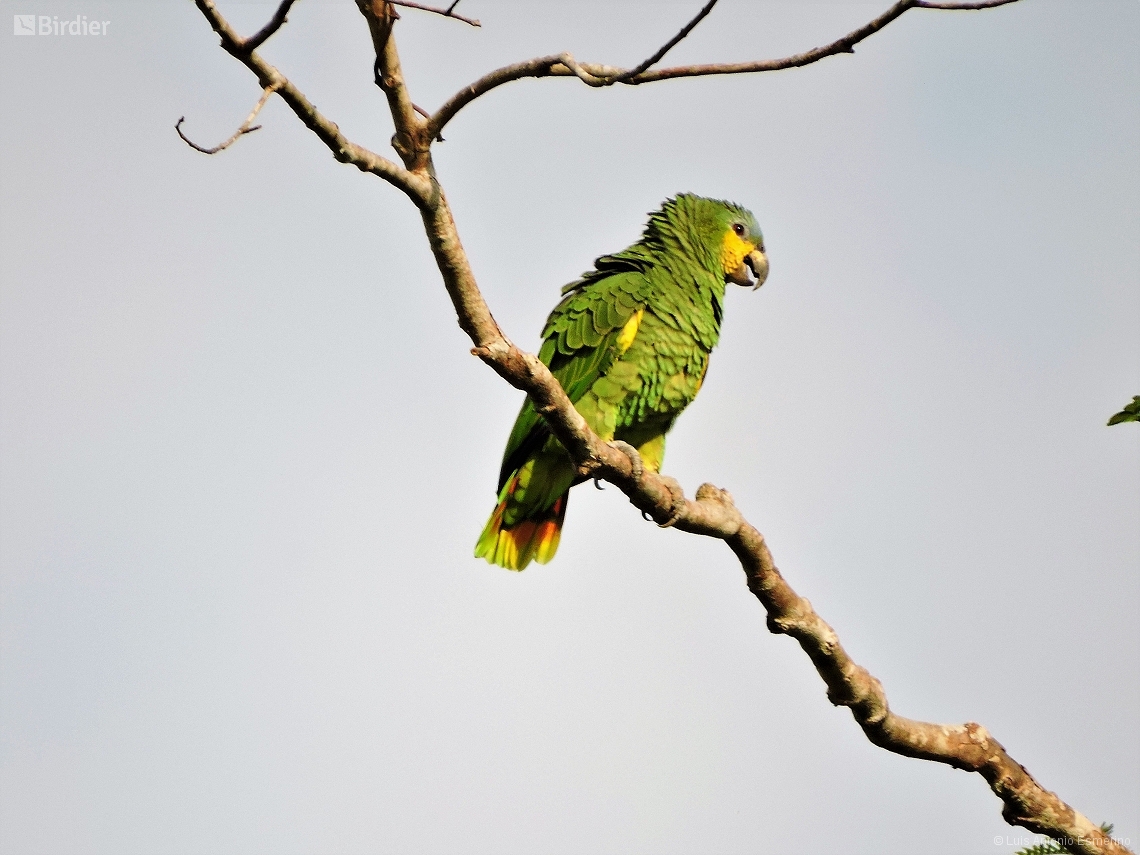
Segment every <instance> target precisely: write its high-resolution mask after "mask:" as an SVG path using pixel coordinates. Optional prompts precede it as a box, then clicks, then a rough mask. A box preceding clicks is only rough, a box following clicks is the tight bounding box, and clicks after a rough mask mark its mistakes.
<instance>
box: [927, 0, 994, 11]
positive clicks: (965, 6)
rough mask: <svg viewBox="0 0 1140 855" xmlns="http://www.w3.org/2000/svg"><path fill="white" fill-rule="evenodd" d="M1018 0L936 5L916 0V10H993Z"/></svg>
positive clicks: (928, 0) (986, 0) (981, 0)
mask: <svg viewBox="0 0 1140 855" xmlns="http://www.w3.org/2000/svg"><path fill="white" fill-rule="evenodd" d="M1016 2H1017V0H978V2H977V3H934V2H930V0H915V4H914V5H915V8H917V9H951V10H958V11H962V10H967V11H968V10H970V9H993V8H995V7H997V6H1004V5H1005V4H1006V3H1016Z"/></svg>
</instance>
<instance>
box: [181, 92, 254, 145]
mask: <svg viewBox="0 0 1140 855" xmlns="http://www.w3.org/2000/svg"><path fill="white" fill-rule="evenodd" d="M276 91H277V87H276V86H267V87H266V88H265V91H264V92H262V93H261V98H260V99H258V102H257V104H256V105H255V106H254V108H253V109H252V110H251V111H250V113H249V115H248V116H246V118H245V121H244V122H242V123H241V127H239V128H238V129H237V130H236V131H234V134H233V136H232V137H230V138H229V139H228V140H226V141H225V142H224V143H221V144H219V145H216V146H214V147H213V148H202V146H200V145H198V144H197V143H196V142H194V141H193V140H191V139H190V138H189V137H187V136H186V134H184V133H182V123H183V122H185V121H186V117H185V116H182V117H181V118H179V120H178V121H177V122H175V123H174V130H175V131H177V132H178V136H180V137H182V142H184V143H186V145H188V146H190V148H192V149H196V150H197V151H200V152H202V154H217V153H218V152H219V151H224V150H225V149H227V148H229V147H230V146H231V145H233V144H234V143H235V142H237V141H238V139H239V138H240V137H243V136H245V135H246V134H252V133H253V132H254V131H256V130H260V128H261V125H254V124H253V120H254V119H256V118H257V114H258V113H260V112H261V108H262V107H264V106H265V102H266V101H268V100H269V96H270V95H272V94H273V93H274V92H276Z"/></svg>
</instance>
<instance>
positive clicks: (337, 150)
mask: <svg viewBox="0 0 1140 855" xmlns="http://www.w3.org/2000/svg"><path fill="white" fill-rule="evenodd" d="M194 5H196V6H197V7H198V9H199V10H200V11H201V12H202V14H203V15H205V17H206V20H207V21H209V22H210V26H211V27H213V29H214V32H216V33H217V34H218V35H219V36H220V37H221V40H222V47H223V48H224V49H225V50H226V52H227V53H229V54H230V55H231V56H233V57H235V58H236V59H238V60H239V61H241V63H242V64H243V65H245V66H246V68H248V69H249V70H250V71H252V72H253V73H254V74H255V75H256V76H257V80H258V83H260V84H261V87H262V89H270V88H272V89H273V90H274V91H275V92H277V94H278V95H280V96H281V99H282V100H283V101H285V103H286V104H288V105H289V108H290V109H291V110H292V111H293V112H294V113H295V114H296V116H297V118H299V119H300V120H301V121H302V123H304V125H305V127H307V128H308V129H309V130H311V131H312V132H313V133H314V134H316V135H317V138H318V139H320V141H321V142H323V143H324V144H325V145H326V146H328V148H329V149H330V150H331V151H332V153H333V157H335V158H336V159H337V160H339V161H340V162H341V163H348V164H351V165H353V166H355V167H356V168H357V169H359V170H360V171H361V172H370V173H372V174H373V175H376V176H378V177H380V178H383V179H384V180H385V181H387V182H388V183H389V184H392V185H393V186H395V187H398V188H399V189H400V190H402V191H403V192H404V193H405V194H406V195H407V196H408V198H410V199H411V200H412V201H413V202H414V203H415V204H416V205H417V206H422V205H426V204H429V201H430V199H431V198H432V182H431V181H430V180H429V179H428V178H426V177H424V176H422V175H415V174H413V173H412V172H410V171H408V170H406V169H402V168H401V167H399V166H398V165H396V164H395V163H393V162H392V161H390V160H388V159H387V158H385V157H381V156H380V155H378V154H376V153H375V152H372V151H369V150H368V149H366V148H364V147H363V146H359V145H357V144H356V143H354V142H351V141H350V140H348V139H347V138H346V137H345V136H344V134H342V133H341V132H340V128H338V127H337V126H336V123H335V122H332V121H330V120H329V119H328V118H326V117H325V116H323V115H322V114H321V113H320V112H319V111H318V110H317V108H316V107H314V106H313V105H312V104H311V103H310V102H309V99H308V98H306V97H305V96H304V94H303V93H302V92H301V91H300V90H299V89H297V87H296V86H294V85H293V84H292V83H291V82H290V81H289V80H288V79H287V78H286V77H285V76H284V75H283V74H281V72H279V71H278V70H277V69H276V68H274V67H273V66H272V65H270V64H269V63H267V62H266V61H265V60H264V59H262V58H261V57H260V56H258V54H257V53H256V52H255V51H247V50H246V49H245V47H244V44H245V42H244V41H243V40H242V39H241V37H240V36H238V34H237V33H236V32H235V31H234V29H233V27H231V26H230V23H229V22H228V21H227V20H226V19H225V18H224V17H222V15H221V13H220V12H219V11H218V10H217V7H216V6H215V5H214V0H194ZM285 6H286V4H285V3H282V7H285ZM278 12H280V8H279V9H278Z"/></svg>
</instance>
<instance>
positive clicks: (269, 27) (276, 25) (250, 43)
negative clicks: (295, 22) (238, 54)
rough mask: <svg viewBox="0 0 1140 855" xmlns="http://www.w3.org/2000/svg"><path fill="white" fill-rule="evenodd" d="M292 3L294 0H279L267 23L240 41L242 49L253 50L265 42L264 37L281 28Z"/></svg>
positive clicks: (266, 37)
mask: <svg viewBox="0 0 1140 855" xmlns="http://www.w3.org/2000/svg"><path fill="white" fill-rule="evenodd" d="M293 3H294V0H281V5H280V6H278V7H277V11H276V12H274V13H273V17H272V18H270V19H269V23H268V24H266V25H265V26H264V27H262V28H261V29H260V30H258V31H257V32H256V33H254V34H253V35H252V36H250V37H249V38H248V39H245V40H244V41H243V42H242V43H241V47H242V50H245V51H255V50H257V49H258V48H259V47H261V46H262V45H263V44H265V41H266V39H268V38H269V37H270V36H272V35H273V34H274V33H275V32H277V31H278V30H279V29H281V26H282V24H284V23H285V18H286V16H287V15H288V14H289V8H290V7H291V6H292V5H293Z"/></svg>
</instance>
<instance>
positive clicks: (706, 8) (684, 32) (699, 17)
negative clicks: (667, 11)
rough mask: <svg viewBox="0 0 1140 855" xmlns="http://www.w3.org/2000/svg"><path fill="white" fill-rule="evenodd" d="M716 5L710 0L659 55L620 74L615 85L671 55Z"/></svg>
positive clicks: (714, 0)
mask: <svg viewBox="0 0 1140 855" xmlns="http://www.w3.org/2000/svg"><path fill="white" fill-rule="evenodd" d="M715 5H716V0H709V2H708V3H706V4H705V6H704V8H703V9H701V11H699V12H697V14H696V15H695V16H694V17H693V20H691V21H689V23H687V24H685V26H683V27H682V28H681V32H679V33H677V35H675V36H673V38H671V39H670V40H669V41H667V42H666V43H665V44H664V45H663V46H662V47H661V49H660V50H659V51H657V53H655V54H653V56H651V57H649V59H647V60H645V62H643V63H641V65H639V66H637V67H636V68H631V69H630V70H629V71H627V72H626V73H625V74H619V75H618V76H617V77H615V78H613V82H614V83H622V82H624V81H626V80H628V79H629V78H630V77H636V76H637V75H639V74H641V72H643V71H645V70H646V69H647V68H649V67H651V66H654V65H656V64H657V63H658V62H660V61H661V59H662V58H663V57H664V56H665V54H667V53H669V51H671V50H672V49H673V48H674V47H676V45H677V43H678V42H679V41H681V39H683V38H684V37H685V36H687V35H688V34H689V33H690V32H692V30H693V27H695V26H696V25H697V24H699V23H700V22H701V21H703V20H704V18H705V15H707V14H708V13H709V12H711V11H712V7H713V6H715Z"/></svg>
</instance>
